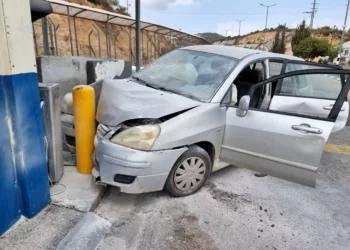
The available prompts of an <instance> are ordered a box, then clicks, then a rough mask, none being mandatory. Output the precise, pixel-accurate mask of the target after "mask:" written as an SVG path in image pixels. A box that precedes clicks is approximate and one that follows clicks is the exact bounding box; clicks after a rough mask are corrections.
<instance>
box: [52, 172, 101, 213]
mask: <svg viewBox="0 0 350 250" xmlns="http://www.w3.org/2000/svg"><path fill="white" fill-rule="evenodd" d="M58 184H63V185H64V186H63V187H65V190H63V191H64V192H62V193H60V194H56V195H54V196H51V200H52V204H55V205H59V206H63V207H68V208H74V209H76V210H78V211H81V212H89V211H93V210H94V209H95V208H96V206H97V204H98V202H99V201H100V200H101V198H102V197H103V195H104V194H105V193H106V191H107V187H105V186H97V185H95V183H94V181H93V178H92V176H91V175H83V174H79V173H78V171H77V169H76V167H75V166H65V167H64V174H63V177H62V179H61V180H60V182H59V183H58ZM61 187H62V185H61V186H57V189H58V188H59V189H60V190H59V191H62V188H61ZM54 188H55V187H54ZM54 188H51V192H55V193H57V192H59V191H55V190H54Z"/></svg>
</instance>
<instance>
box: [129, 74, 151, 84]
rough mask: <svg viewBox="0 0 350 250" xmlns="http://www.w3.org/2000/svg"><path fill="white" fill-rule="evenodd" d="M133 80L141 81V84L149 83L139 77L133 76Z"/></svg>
mask: <svg viewBox="0 0 350 250" xmlns="http://www.w3.org/2000/svg"><path fill="white" fill-rule="evenodd" d="M131 78H132V79H135V80H137V81H139V82H142V83H144V84H146V83H147V82H146V81H145V80H143V79H141V78H140V77H137V76H132V77H131Z"/></svg>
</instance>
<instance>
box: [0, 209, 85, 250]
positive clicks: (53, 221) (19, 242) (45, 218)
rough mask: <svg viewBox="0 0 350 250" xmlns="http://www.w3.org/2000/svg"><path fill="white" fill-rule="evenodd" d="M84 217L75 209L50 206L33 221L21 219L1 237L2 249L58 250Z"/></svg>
mask: <svg viewBox="0 0 350 250" xmlns="http://www.w3.org/2000/svg"><path fill="white" fill-rule="evenodd" d="M82 215H83V213H81V212H78V211H75V210H73V209H68V208H64V207H58V206H55V205H50V206H48V207H47V208H46V209H45V210H44V211H42V212H41V213H40V214H39V215H38V216H36V217H34V218H33V219H31V220H26V219H21V220H20V221H19V222H18V223H17V224H16V225H15V226H14V227H13V228H11V229H10V230H9V231H8V232H6V233H5V234H4V235H3V236H1V237H0V249H1V250H7V249H8V250H10V249H11V250H12V249H16V250H21V249H23V250H31V249H33V250H34V249H35V250H38V249H56V247H57V245H58V243H59V242H60V241H61V240H62V239H63V237H64V236H65V235H66V234H67V233H68V231H69V230H70V229H71V228H72V227H74V226H75V224H76V223H77V222H78V221H79V219H80V218H81V217H82Z"/></svg>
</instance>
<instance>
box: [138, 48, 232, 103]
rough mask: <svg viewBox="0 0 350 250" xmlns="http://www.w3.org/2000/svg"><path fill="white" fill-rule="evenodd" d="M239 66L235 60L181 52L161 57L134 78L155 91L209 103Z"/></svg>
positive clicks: (192, 52) (173, 52) (206, 54)
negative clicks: (157, 89)
mask: <svg viewBox="0 0 350 250" xmlns="http://www.w3.org/2000/svg"><path fill="white" fill-rule="evenodd" d="M236 63H237V60H236V59H234V58H227V57H223V56H219V55H214V54H208V53H204V52H198V51H189V50H181V49H180V50H174V51H172V52H170V53H168V54H166V55H165V56H163V57H161V58H160V59H158V60H157V61H155V62H154V63H152V64H151V65H150V66H148V67H146V68H144V69H143V70H141V71H139V72H138V73H137V74H136V75H135V76H134V78H135V79H138V80H140V81H142V82H144V83H147V84H149V85H150V86H152V87H155V88H159V89H162V90H165V91H167V90H168V91H171V92H174V93H177V94H180V95H184V96H187V97H190V98H194V99H197V100H201V101H207V100H209V99H210V98H211V97H212V96H213V94H214V93H215V92H216V91H217V89H218V88H219V87H220V86H221V83H222V82H223V81H224V80H225V78H226V76H227V75H228V74H229V73H230V72H231V70H232V69H233V67H234V66H235V65H236Z"/></svg>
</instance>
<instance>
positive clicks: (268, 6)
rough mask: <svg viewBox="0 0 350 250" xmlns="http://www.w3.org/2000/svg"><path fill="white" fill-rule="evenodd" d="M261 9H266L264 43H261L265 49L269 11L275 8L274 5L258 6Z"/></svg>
mask: <svg viewBox="0 0 350 250" xmlns="http://www.w3.org/2000/svg"><path fill="white" fill-rule="evenodd" d="M260 5H261V6H263V7H266V21H265V30H264V43H263V49H265V43H266V30H267V19H268V17H269V9H270V7H273V6H276V4H272V5H265V4H262V3H261V4H260Z"/></svg>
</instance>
